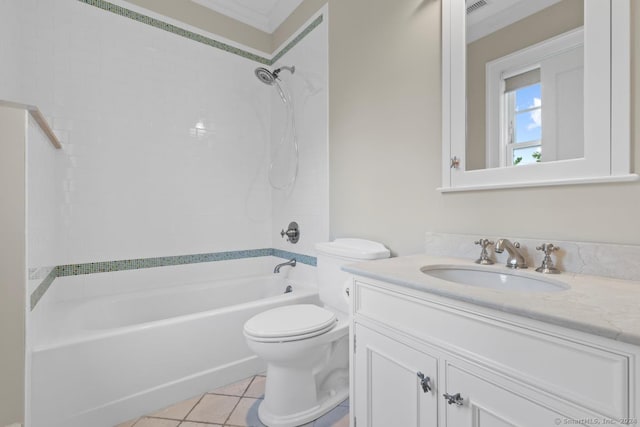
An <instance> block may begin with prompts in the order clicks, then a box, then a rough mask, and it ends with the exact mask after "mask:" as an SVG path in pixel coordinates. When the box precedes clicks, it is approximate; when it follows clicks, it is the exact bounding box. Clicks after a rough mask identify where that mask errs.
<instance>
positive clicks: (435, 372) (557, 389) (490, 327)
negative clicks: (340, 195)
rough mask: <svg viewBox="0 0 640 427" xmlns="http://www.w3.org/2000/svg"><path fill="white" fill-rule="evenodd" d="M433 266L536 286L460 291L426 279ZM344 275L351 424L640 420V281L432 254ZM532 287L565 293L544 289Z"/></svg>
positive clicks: (497, 426) (537, 425) (464, 287)
mask: <svg viewBox="0 0 640 427" xmlns="http://www.w3.org/2000/svg"><path fill="white" fill-rule="evenodd" d="M437 265H440V266H442V265H447V266H448V268H450V269H456V268H458V267H459V268H460V270H461V271H464V270H466V271H470V272H471V273H473V271H474V270H479V269H480V270H482V271H483V272H486V273H487V274H488V275H496V276H497V277H502V278H503V279H505V280H506V281H507V282H508V281H509V280H512V279H513V278H515V279H516V280H520V279H523V280H525V282H526V281H527V280H531V281H532V282H531V283H532V285H531V286H532V287H531V288H529V289H518V290H510V289H504V288H503V289H500V288H494V287H492V286H491V284H490V285H489V287H485V286H483V285H480V286H478V285H477V284H464V283H462V282H461V283H456V282H454V281H451V280H443V279H441V278H438V277H435V276H433V275H429V274H425V272H424V271H422V270H425V271H427V272H428V270H429V268H430V267H429V266H431V267H433V266H437ZM425 266H427V268H426V269H425V268H424V267H425ZM347 270H348V271H349V272H350V273H352V274H354V279H353V284H352V288H351V295H352V304H353V321H352V328H351V329H352V330H351V334H352V337H351V338H352V340H351V342H352V348H351V355H352V360H351V361H352V365H351V367H352V390H351V391H352V394H351V405H352V406H351V407H352V417H353V419H352V425H353V426H391V425H396V426H403V427H410V426H450V427H462V426H480V427H482V426H485V427H486V426H490V427H501V426H531V427H542V426H553V425H567V424H578V423H579V424H580V425H589V426H596V425H607V424H609V425H627V424H628V425H636V424H637V423H638V421H637V420H638V416H639V415H640V392H639V390H638V385H639V384H640V372H639V368H640V366H639V364H638V360H639V359H640V283H638V282H633V281H626V280H617V279H606V278H603V277H595V276H585V275H577V274H571V273H564V274H562V275H558V276H555V277H554V278H553V279H548V278H547V275H542V274H539V273H535V272H533V271H532V270H527V271H524V272H521V271H510V270H509V269H507V268H506V267H504V266H498V265H496V266H477V265H474V264H473V262H472V261H467V260H461V259H453V258H440V257H430V256H426V255H419V256H410V257H400V258H392V259H388V260H382V261H376V262H372V263H361V264H354V265H351V266H348V267H347ZM463 277H464V275H463ZM537 280H542V281H545V282H547V284H549V283H551V284H557V285H559V286H558V288H557V289H555V288H554V289H550V288H548V287H544V286H543V287H542V288H540V289H537V288H536V287H535V283H536V281H537ZM526 286H529V285H528V284H527V285H526Z"/></svg>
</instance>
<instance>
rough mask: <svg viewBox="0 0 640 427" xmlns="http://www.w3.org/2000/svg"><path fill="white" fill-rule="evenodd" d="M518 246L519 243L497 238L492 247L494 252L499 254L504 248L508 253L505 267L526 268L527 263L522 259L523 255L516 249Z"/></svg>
mask: <svg viewBox="0 0 640 427" xmlns="http://www.w3.org/2000/svg"><path fill="white" fill-rule="evenodd" d="M519 248H520V243H518V242H513V243H511V242H510V241H509V240H508V239H498V241H497V242H496V246H495V248H494V249H493V250H494V251H495V252H496V253H499V254H501V253H502V252H504V250H505V249H506V250H507V252H508V253H509V256H508V257H507V267H509V268H527V263H526V262H525V260H524V257H523V256H522V254H521V253H520V251H518V249H519Z"/></svg>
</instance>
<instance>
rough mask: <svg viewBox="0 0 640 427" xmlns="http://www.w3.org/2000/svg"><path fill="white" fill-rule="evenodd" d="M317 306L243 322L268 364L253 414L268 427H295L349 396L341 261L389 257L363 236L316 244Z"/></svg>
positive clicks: (345, 281)
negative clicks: (258, 403) (260, 393)
mask: <svg viewBox="0 0 640 427" xmlns="http://www.w3.org/2000/svg"><path fill="white" fill-rule="evenodd" d="M316 250H317V252H318V265H317V276H318V291H319V296H320V302H321V304H322V307H321V306H318V305H313V304H295V305H288V306H282V307H277V308H274V309H271V310H267V311H265V312H262V313H259V314H257V315H255V316H253V317H252V318H251V319H249V320H248V321H247V322H246V323H245V325H244V335H245V338H246V340H247V344H248V346H249V348H250V349H251V350H252V351H253V352H254V353H255V354H256V355H258V357H260V358H262V359H263V360H264V361H265V362H266V363H267V381H266V387H265V396H264V400H263V401H262V402H261V403H260V406H259V408H258V417H259V418H260V421H262V422H263V423H264V424H265V425H267V426H269V427H295V426H300V425H302V424H305V423H308V422H310V421H312V420H315V419H316V418H318V417H320V416H322V415H323V414H325V413H327V412H329V411H330V410H331V409H333V408H335V407H336V406H337V405H338V404H339V403H340V402H342V401H343V400H345V399H346V398H347V397H349V318H350V314H349V312H350V303H349V295H348V287H349V285H350V281H349V280H350V279H349V275H348V274H347V273H345V272H344V271H342V270H341V267H342V266H343V265H345V264H351V263H354V262H360V261H366V260H374V259H380V258H388V257H389V255H390V253H389V250H388V249H387V248H385V247H384V245H382V244H380V243H376V242H372V241H369V240H363V239H336V240H334V241H333V242H327V243H318V244H317V245H316Z"/></svg>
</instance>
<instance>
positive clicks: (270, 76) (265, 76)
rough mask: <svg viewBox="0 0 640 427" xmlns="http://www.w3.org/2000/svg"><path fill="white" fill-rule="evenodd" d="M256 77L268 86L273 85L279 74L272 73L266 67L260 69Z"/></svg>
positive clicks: (257, 70)
mask: <svg viewBox="0 0 640 427" xmlns="http://www.w3.org/2000/svg"><path fill="white" fill-rule="evenodd" d="M255 74H256V77H257V78H258V80H260V81H261V82H262V83H264V84H266V85H273V83H274V82H275V81H276V79H277V78H278V75H277V74H274V73H272V72H271V71H269V70H267V69H266V68H264V67H258V68H256V71H255Z"/></svg>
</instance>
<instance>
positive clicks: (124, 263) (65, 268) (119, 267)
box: [30, 248, 317, 310]
mask: <svg viewBox="0 0 640 427" xmlns="http://www.w3.org/2000/svg"><path fill="white" fill-rule="evenodd" d="M263 256H274V257H277V258H284V259H291V258H295V259H296V260H297V261H298V262H299V263H301V264H307V265H310V266H312V267H315V266H316V265H317V259H316V258H315V257H312V256H309V255H303V254H299V253H295V252H288V251H283V250H280V249H273V248H263V249H248V250H242V251H228V252H212V253H206V254H194V255H178V256H168V257H156V258H137V259H128V260H119V261H102V262H89V263H84V264H67V265H59V266H57V267H55V268H53V269H52V270H51V272H50V273H49V274H48V275H47V276H46V277H45V279H44V280H43V281H42V283H40V285H38V287H37V288H36V290H35V291H33V293H32V294H31V298H30V300H31V301H30V302H31V310H33V309H34V308H35V306H36V305H37V304H38V301H40V299H41V298H42V297H43V296H44V294H45V293H46V292H47V290H49V288H50V287H51V284H52V283H53V281H54V280H55V278H56V277H66V276H79V275H83V274H95V273H106V272H113V271H125V270H139V269H143V268H154V267H166V266H171V265H185V264H197V263H201V262H216V261H228V260H234V259H243V258H256V257H263Z"/></svg>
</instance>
